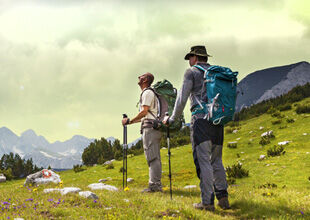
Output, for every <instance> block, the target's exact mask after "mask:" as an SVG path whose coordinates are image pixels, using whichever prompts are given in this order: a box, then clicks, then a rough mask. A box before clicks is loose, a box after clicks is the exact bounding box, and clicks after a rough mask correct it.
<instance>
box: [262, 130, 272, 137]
mask: <svg viewBox="0 0 310 220" xmlns="http://www.w3.org/2000/svg"><path fill="white" fill-rule="evenodd" d="M272 135H273V131H272V130H271V131H266V132H264V133H262V134H261V137H270V136H272Z"/></svg>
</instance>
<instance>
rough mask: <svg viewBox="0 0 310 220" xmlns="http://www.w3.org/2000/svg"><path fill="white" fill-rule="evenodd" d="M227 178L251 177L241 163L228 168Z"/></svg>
mask: <svg viewBox="0 0 310 220" xmlns="http://www.w3.org/2000/svg"><path fill="white" fill-rule="evenodd" d="M226 173H227V177H228V179H229V178H243V177H247V176H249V171H248V170H246V169H244V168H242V164H241V163H237V164H233V165H232V166H231V167H230V166H228V167H226Z"/></svg>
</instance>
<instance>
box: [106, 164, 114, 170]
mask: <svg viewBox="0 0 310 220" xmlns="http://www.w3.org/2000/svg"><path fill="white" fill-rule="evenodd" d="M106 169H107V170H111V169H114V165H113V163H110V164H108V165H107V167H106Z"/></svg>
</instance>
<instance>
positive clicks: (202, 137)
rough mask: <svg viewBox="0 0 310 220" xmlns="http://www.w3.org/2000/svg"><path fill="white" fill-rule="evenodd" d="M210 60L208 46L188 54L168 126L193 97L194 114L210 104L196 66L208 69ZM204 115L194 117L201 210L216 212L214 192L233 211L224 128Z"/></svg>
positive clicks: (192, 107)
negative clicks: (230, 203)
mask: <svg viewBox="0 0 310 220" xmlns="http://www.w3.org/2000/svg"><path fill="white" fill-rule="evenodd" d="M208 57H210V55H209V54H208V53H207V50H206V48H205V46H193V47H191V50H190V52H189V53H187V54H186V56H185V60H188V61H189V65H190V68H189V69H187V70H186V71H185V74H184V80H183V85H182V87H181V89H180V90H179V93H178V96H177V99H176V103H175V106H174V110H173V113H172V115H171V116H170V117H166V118H165V119H164V123H165V124H171V123H173V122H174V120H175V119H176V118H178V117H180V116H181V114H182V112H183V110H184V107H185V105H186V102H187V99H188V97H190V102H191V103H190V104H191V111H193V110H194V109H195V108H196V107H197V106H198V105H199V102H205V103H207V94H206V88H205V87H204V78H203V77H204V72H203V71H202V70H200V69H198V68H196V67H194V65H199V66H201V67H203V68H204V69H208V68H209V67H210V64H208V63H207V62H208ZM204 117H205V115H204V114H203V113H198V114H194V115H192V118H191V126H190V128H191V129H190V130H191V141H192V150H193V157H194V163H195V166H196V172H197V176H198V178H199V179H200V190H201V199H202V202H201V203H195V204H194V207H195V208H197V209H205V210H207V211H214V210H215V208H214V193H215V196H216V198H217V199H218V201H219V202H218V205H219V206H220V207H221V208H222V209H229V208H230V207H229V202H228V192H227V187H228V185H227V181H226V174H225V170H224V166H223V163H222V149H223V136H224V132H223V126H222V125H213V123H212V122H209V121H208V120H207V119H204Z"/></svg>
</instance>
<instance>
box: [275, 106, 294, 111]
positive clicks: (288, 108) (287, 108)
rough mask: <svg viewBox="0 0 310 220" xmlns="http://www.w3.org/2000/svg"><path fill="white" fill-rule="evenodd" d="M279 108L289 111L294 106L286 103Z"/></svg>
mask: <svg viewBox="0 0 310 220" xmlns="http://www.w3.org/2000/svg"><path fill="white" fill-rule="evenodd" d="M278 109H279V110H280V111H281V112H283V111H287V110H291V109H292V106H291V105H290V104H285V105H280V106H279V107H278Z"/></svg>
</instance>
